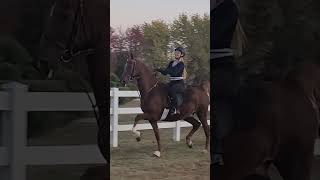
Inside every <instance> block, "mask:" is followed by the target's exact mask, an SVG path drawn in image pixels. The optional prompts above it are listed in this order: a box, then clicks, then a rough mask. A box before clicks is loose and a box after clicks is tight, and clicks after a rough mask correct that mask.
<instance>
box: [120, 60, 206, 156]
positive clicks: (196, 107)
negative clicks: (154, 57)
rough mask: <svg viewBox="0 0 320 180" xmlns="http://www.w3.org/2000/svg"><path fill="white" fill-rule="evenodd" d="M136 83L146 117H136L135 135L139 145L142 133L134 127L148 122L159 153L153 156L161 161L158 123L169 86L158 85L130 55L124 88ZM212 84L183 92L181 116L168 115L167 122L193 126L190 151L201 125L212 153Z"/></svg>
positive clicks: (147, 68) (180, 108)
mask: <svg viewBox="0 0 320 180" xmlns="http://www.w3.org/2000/svg"><path fill="white" fill-rule="evenodd" d="M134 79H135V80H137V86H138V89H139V92H140V94H141V99H140V101H141V109H142V111H143V114H139V115H137V116H136V118H135V120H134V125H133V129H132V131H133V133H134V134H136V136H137V140H138V141H140V139H141V137H140V132H139V131H137V130H135V127H136V125H137V123H138V121H139V120H142V119H144V120H148V121H149V122H150V124H151V126H152V128H153V131H154V134H155V137H156V139H157V143H158V150H157V151H155V152H154V155H155V156H157V157H160V152H161V143H160V136H159V129H158V125H157V122H158V121H159V120H161V117H162V114H163V112H164V110H165V108H166V107H167V105H168V103H169V98H168V90H167V86H166V85H165V84H163V83H161V82H159V81H158V80H157V79H156V77H155V75H154V73H153V70H152V69H151V68H149V67H148V66H147V65H145V64H144V63H143V62H141V61H138V60H135V59H134V58H133V56H132V55H131V59H128V60H127V63H126V65H125V67H124V70H123V75H122V79H121V82H122V84H123V85H125V84H127V83H128V82H129V81H130V80H134ZM209 87H210V84H209V82H204V83H201V84H200V85H198V86H193V87H188V88H187V89H186V90H185V91H184V92H183V102H182V104H181V105H180V107H179V111H180V113H178V114H175V115H173V116H172V115H168V116H167V117H166V118H165V119H163V120H164V121H177V120H180V119H183V120H185V121H187V122H189V123H190V124H192V126H193V128H192V130H191V131H190V132H189V134H188V135H187V137H186V143H187V145H188V146H189V147H190V148H191V147H192V140H191V137H192V135H193V134H194V132H195V131H196V130H197V129H198V128H199V127H200V125H201V124H202V126H203V129H204V132H205V135H206V146H205V148H206V150H207V151H208V150H209V133H210V132H209V131H210V130H209V126H208V122H207V114H208V106H209V104H210V101H209V91H210V89H209ZM194 114H196V115H197V116H198V118H199V120H200V122H199V121H197V120H196V119H195V117H194V116H193V115H194Z"/></svg>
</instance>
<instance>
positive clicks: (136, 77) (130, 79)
mask: <svg viewBox="0 0 320 180" xmlns="http://www.w3.org/2000/svg"><path fill="white" fill-rule="evenodd" d="M130 61H132V62H133V66H132V68H131V72H130V77H129V81H133V80H134V79H139V77H140V75H138V74H135V72H136V64H137V61H136V60H130ZM127 65H128V62H127V63H126V66H127Z"/></svg>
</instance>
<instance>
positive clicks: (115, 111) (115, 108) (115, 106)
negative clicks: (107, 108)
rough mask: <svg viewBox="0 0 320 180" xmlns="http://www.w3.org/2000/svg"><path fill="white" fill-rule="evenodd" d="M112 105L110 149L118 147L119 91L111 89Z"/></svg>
mask: <svg viewBox="0 0 320 180" xmlns="http://www.w3.org/2000/svg"><path fill="white" fill-rule="evenodd" d="M112 93H113V94H112V95H113V103H112V112H113V114H112V115H113V116H112V147H118V124H119V122H118V120H119V119H118V118H119V115H118V111H119V89H118V88H112Z"/></svg>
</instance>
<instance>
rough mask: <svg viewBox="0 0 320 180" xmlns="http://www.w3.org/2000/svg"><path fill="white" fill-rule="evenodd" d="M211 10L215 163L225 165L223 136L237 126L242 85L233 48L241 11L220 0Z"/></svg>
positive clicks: (233, 3) (228, 1) (212, 159)
mask: <svg viewBox="0 0 320 180" xmlns="http://www.w3.org/2000/svg"><path fill="white" fill-rule="evenodd" d="M212 5H213V6H211V12H210V29H211V30H210V31H211V32H210V34H211V37H210V65H211V70H210V73H211V77H212V86H213V87H212V88H211V89H213V90H212V93H213V99H214V101H212V102H213V104H212V106H211V107H213V109H214V110H213V111H211V112H212V113H213V114H211V117H215V118H214V121H215V122H214V126H213V143H211V145H213V147H212V148H211V163H212V165H218V166H220V165H223V164H224V162H223V153H224V151H223V138H224V137H226V136H227V135H228V134H229V133H230V131H231V130H232V128H233V127H234V122H235V121H234V119H233V117H232V111H233V110H232V104H233V100H234V97H235V95H236V93H237V89H238V87H239V82H240V78H239V74H238V70H237V66H236V63H235V58H234V55H235V51H234V50H233V49H231V43H232V40H233V35H234V33H235V30H236V27H237V23H238V16H239V11H238V8H237V6H236V4H235V2H234V1H233V0H216V1H215V3H212Z"/></svg>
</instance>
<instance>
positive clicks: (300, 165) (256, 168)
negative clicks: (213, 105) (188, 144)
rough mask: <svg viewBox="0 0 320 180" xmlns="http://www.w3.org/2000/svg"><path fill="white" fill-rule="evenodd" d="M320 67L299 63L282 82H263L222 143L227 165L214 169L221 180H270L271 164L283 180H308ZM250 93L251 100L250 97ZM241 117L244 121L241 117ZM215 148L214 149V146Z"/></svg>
mask: <svg viewBox="0 0 320 180" xmlns="http://www.w3.org/2000/svg"><path fill="white" fill-rule="evenodd" d="M319 87H320V66H319V64H317V63H313V62H303V63H300V64H299V65H298V66H297V67H296V68H295V69H294V70H292V71H291V72H290V73H289V74H288V76H287V78H286V79H284V80H279V81H273V82H261V83H258V84H256V85H255V88H254V91H252V92H254V93H251V94H250V93H249V94H250V95H247V96H246V98H245V101H246V102H245V104H247V105H249V106H246V107H244V108H243V107H241V106H238V107H237V108H238V109H239V108H240V109H241V111H243V112H244V111H247V112H248V111H249V112H250V113H247V114H246V113H242V114H241V113H240V114H238V116H237V118H238V119H240V121H242V122H240V124H241V123H245V121H248V120H249V121H251V122H253V124H254V125H253V126H251V127H241V126H240V127H238V128H237V127H236V128H235V129H234V131H233V132H232V133H231V134H230V135H229V136H227V137H226V139H225V144H224V148H225V157H224V159H225V165H224V166H216V167H212V168H213V172H214V173H213V174H212V176H213V178H214V179H219V180H244V179H246V180H249V179H252V180H253V179H254V180H259V179H270V176H269V174H268V171H269V168H270V166H271V165H272V164H273V165H275V167H276V168H277V169H278V171H279V173H280V175H281V176H282V177H283V179H284V180H298V179H299V180H310V179H311V166H312V160H313V158H314V157H313V151H314V143H315V139H316V137H317V135H318V121H319V108H318V102H319V101H317V100H318V98H319V96H318V92H319ZM252 94H254V95H252ZM241 115H242V116H241ZM213 148H214V147H213Z"/></svg>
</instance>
